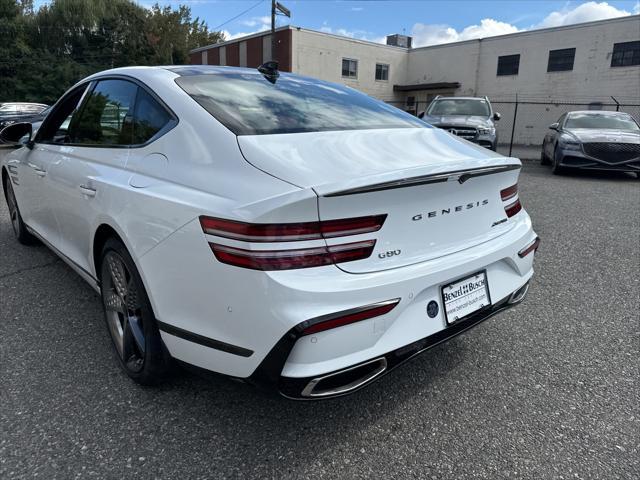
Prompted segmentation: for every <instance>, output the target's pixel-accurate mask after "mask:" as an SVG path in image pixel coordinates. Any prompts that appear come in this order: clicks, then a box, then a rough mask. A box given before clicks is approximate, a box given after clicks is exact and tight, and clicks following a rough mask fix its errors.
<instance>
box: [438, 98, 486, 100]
mask: <svg viewBox="0 0 640 480" xmlns="http://www.w3.org/2000/svg"><path fill="white" fill-rule="evenodd" d="M433 100H486V98H484V97H438V98H434V99H433Z"/></svg>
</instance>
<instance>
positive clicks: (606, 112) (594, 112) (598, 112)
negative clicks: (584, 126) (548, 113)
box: [567, 110, 629, 116]
mask: <svg viewBox="0 0 640 480" xmlns="http://www.w3.org/2000/svg"><path fill="white" fill-rule="evenodd" d="M574 113H579V114H581V115H584V114H591V115H611V116H615V115H627V116H628V115H629V114H628V113H626V112H614V111H611V110H573V111H571V112H567V114H568V115H573V114H574Z"/></svg>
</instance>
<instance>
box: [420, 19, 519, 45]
mask: <svg viewBox="0 0 640 480" xmlns="http://www.w3.org/2000/svg"><path fill="white" fill-rule="evenodd" d="M517 31H519V30H518V28H517V27H515V26H514V25H511V24H509V23H506V22H500V21H498V20H494V19H492V18H484V19H482V20H481V21H480V25H469V26H468V27H465V28H464V29H462V30H461V31H460V32H458V31H457V30H456V29H455V28H453V27H450V26H449V25H425V24H424V23H416V24H415V25H414V26H413V28H412V29H411V35H412V36H413V44H414V46H416V47H422V46H424V45H437V44H439V43H450V42H459V41H462V40H470V39H472V38H486V37H494V36H496V35H504V34H507V33H514V32H517Z"/></svg>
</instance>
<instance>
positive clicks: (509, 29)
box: [411, 1, 640, 47]
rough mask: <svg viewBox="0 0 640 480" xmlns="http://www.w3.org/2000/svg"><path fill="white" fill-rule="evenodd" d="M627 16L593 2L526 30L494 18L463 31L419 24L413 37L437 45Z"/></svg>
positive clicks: (639, 4) (417, 43)
mask: <svg viewBox="0 0 640 480" xmlns="http://www.w3.org/2000/svg"><path fill="white" fill-rule="evenodd" d="M633 12H634V13H636V14H637V13H640V1H638V2H637V3H636V5H635V6H634V7H633ZM627 15H631V13H630V12H628V11H626V10H620V9H618V8H616V7H614V6H612V5H609V4H608V3H607V2H594V1H589V2H585V3H582V4H580V5H578V6H577V7H574V8H570V7H569V6H567V7H565V8H563V9H562V10H559V11H554V12H551V13H550V14H549V15H547V16H546V17H545V18H544V19H543V20H542V21H541V22H540V23H538V24H535V25H532V26H531V27H529V28H525V29H519V28H518V27H516V26H515V25H512V24H510V23H506V22H501V21H499V20H494V19H492V18H485V19H483V20H481V21H480V25H469V26H468V27H465V28H464V29H462V30H461V31H458V30H456V29H455V28H453V27H451V26H449V25H443V24H424V23H416V24H415V25H414V26H413V28H412V29H411V35H412V36H413V45H414V46H416V47H422V46H425V45H437V44H440V43H450V42H459V41H462V40H471V39H474V38H486V37H493V36H496V35H505V34H507V33H515V32H519V31H522V30H534V29H536V28H546V27H558V26H561V25H572V24H575V23H583V22H591V21H594V20H604V19H607V18H616V17H625V16H627Z"/></svg>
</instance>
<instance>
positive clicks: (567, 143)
mask: <svg viewBox="0 0 640 480" xmlns="http://www.w3.org/2000/svg"><path fill="white" fill-rule="evenodd" d="M560 148H562V149H563V150H581V149H582V145H581V144H580V142H576V141H575V140H573V139H568V138H564V139H562V140H561V141H560Z"/></svg>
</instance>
